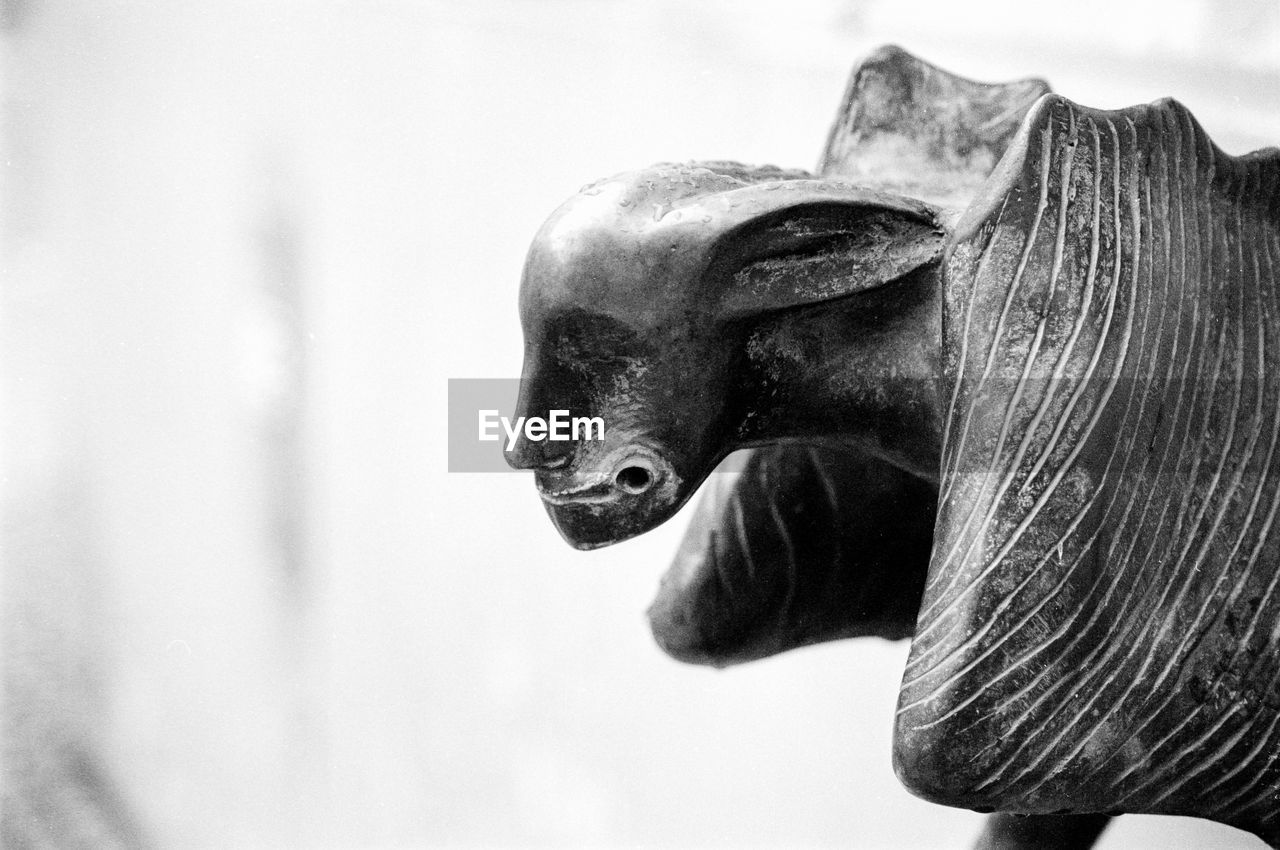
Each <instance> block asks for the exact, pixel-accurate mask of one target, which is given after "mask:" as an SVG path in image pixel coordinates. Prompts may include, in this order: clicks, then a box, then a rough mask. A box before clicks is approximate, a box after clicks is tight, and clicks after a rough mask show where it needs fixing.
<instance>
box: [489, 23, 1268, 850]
mask: <svg viewBox="0 0 1280 850" xmlns="http://www.w3.org/2000/svg"><path fill="white" fill-rule="evenodd" d="M1277 263H1280V152H1278V151H1276V150H1274V149H1269V150H1267V151H1260V152H1257V153H1253V154H1248V155H1246V156H1242V157H1233V156H1228V155H1226V154H1224V153H1222V152H1221V151H1220V150H1218V149H1217V148H1216V147H1215V146H1214V145H1213V143H1212V142H1211V141H1210V140H1209V138H1208V137H1207V136H1206V134H1205V133H1204V131H1203V130H1202V129H1201V128H1200V127H1199V125H1198V124H1197V123H1196V122H1195V120H1194V118H1192V116H1191V115H1190V114H1189V113H1188V112H1187V111H1186V109H1185V108H1183V107H1182V106H1180V105H1179V104H1177V103H1175V102H1173V101H1169V100H1165V101H1159V102H1157V103H1154V104H1151V105H1147V106H1136V107H1131V108H1128V109H1123V110H1118V111H1114V112H1106V111H1099V110H1094V109H1089V108H1085V107H1082V106H1078V105H1076V104H1074V103H1072V102H1071V101H1068V100H1066V99H1065V98H1062V97H1059V96H1056V95H1053V94H1049V93H1048V89H1047V87H1046V86H1045V85H1044V84H1043V83H1040V82H1038V81H1023V82H1017V83H1011V84H1007V85H984V84H979V83H973V82H970V81H967V80H963V79H960V78H957V77H954V76H951V75H949V74H947V73H945V72H942V71H939V70H937V69H935V68H932V67H930V66H928V65H926V64H924V63H922V62H920V61H919V60H916V59H914V58H913V57H911V56H909V55H908V54H906V53H904V52H903V51H901V50H897V49H893V48H887V49H884V50H881V51H879V52H877V53H876V54H875V55H873V56H872V57H870V58H869V59H868V60H866V61H865V62H863V63H862V64H861V65H860V66H859V67H858V68H857V69H855V72H854V75H853V78H852V80H851V82H850V86H849V90H848V92H847V94H846V98H845V101H844V105H843V108H842V110H841V112H840V115H839V116H838V119H837V122H836V124H835V126H834V127H833V129H832V132H831V136H830V139H829V141H828V144H827V148H826V152H825V154H824V156H823V159H822V163H821V166H820V169H819V172H818V174H817V175H811V174H808V173H805V172H800V171H783V170H779V169H776V168H771V167H765V168H753V167H748V166H743V165H739V164H736V163H728V162H704V163H691V164H687V165H660V166H655V167H653V168H648V169H644V170H642V171H636V172H629V173H625V174H621V175H618V176H616V177H613V178H609V179H606V180H602V181H600V182H598V183H596V184H593V185H592V186H589V187H587V188H585V189H584V190H583V191H582V192H581V193H579V194H578V195H577V196H575V197H574V198H572V199H570V200H569V201H568V202H566V203H565V204H564V205H563V206H561V207H560V209H559V210H557V211H556V212H555V213H554V214H553V215H552V216H551V218H550V219H549V220H548V222H547V223H546V225H544V227H543V228H542V230H541V231H540V232H539V234H538V236H537V237H536V239H535V241H534V244H533V247H532V248H531V250H530V254H529V259H528V262H527V265H526V268H525V278H524V283H523V286H522V288H521V296H520V308H521V315H522V319H523V322H524V329H525V336H526V360H525V364H524V376H523V381H522V387H521V399H520V411H519V413H520V414H521V415H524V416H546V415H547V414H548V412H549V411H550V410H552V409H569V410H572V411H573V412H574V413H575V414H577V413H579V412H582V413H583V414H585V415H591V416H601V417H603V418H604V420H605V423H606V433H605V437H604V439H603V440H584V441H581V442H578V443H569V442H533V441H530V440H527V439H525V440H522V441H521V442H519V443H518V444H517V445H516V446H515V448H514V449H513V450H512V451H511V452H509V453H508V459H509V461H510V462H511V463H512V464H513V465H514V466H517V467H521V468H529V469H534V470H536V481H537V487H538V490H539V492H540V494H541V496H542V498H543V500H544V502H545V504H546V507H547V509H548V512H549V513H550V515H551V517H552V520H553V521H554V522H555V524H556V526H557V528H559V530H560V532H561V533H562V534H563V536H564V537H565V538H566V539H567V540H568V541H569V542H570V543H572V544H573V545H575V546H577V547H580V548H594V547H598V546H603V545H607V544H609V543H613V542H617V541H619V540H623V539H626V538H628V537H631V536H634V535H636V534H640V533H642V532H644V531H647V530H649V529H651V528H653V527H654V526H656V525H658V524H659V523H661V522H662V521H664V520H666V519H667V518H669V517H670V516H671V515H672V514H674V513H675V511H676V510H678V509H679V507H680V506H681V505H682V504H683V503H684V502H685V501H686V500H687V499H688V498H689V496H690V495H691V494H692V492H693V491H694V490H695V489H696V488H697V487H698V485H699V484H700V483H701V482H702V481H703V479H704V478H706V476H707V475H708V473H709V472H711V470H712V469H713V468H714V467H715V465H716V464H717V463H718V462H719V461H720V460H721V459H722V458H723V457H724V456H725V455H726V454H727V453H729V452H730V451H733V450H734V449H738V448H742V447H753V446H754V447H762V448H757V449H755V453H754V454H753V455H752V457H751V458H750V459H749V461H748V465H747V470H746V472H745V473H744V474H743V475H742V476H741V477H739V478H738V479H736V481H735V482H734V483H733V484H732V485H730V486H729V487H728V488H723V487H722V488H720V490H722V491H725V490H726V489H727V492H717V493H714V494H713V495H712V496H711V497H710V498H709V499H708V500H704V502H703V504H702V505H701V506H700V508H699V512H698V515H697V516H696V517H695V521H694V523H693V525H692V527H691V528H690V531H689V533H688V536H687V537H686V540H685V543H684V545H683V546H682V548H681V551H680V554H679V555H678V556H677V558H676V563H675V565H674V566H673V568H672V570H671V572H669V573H668V576H667V577H666V578H665V579H664V581H663V585H662V588H661V590H660V591H659V596H658V599H657V601H656V602H655V603H654V606H653V608H652V609H651V611H650V616H651V620H652V624H653V628H654V633H655V635H656V637H657V638H658V641H659V642H660V643H661V644H662V645H663V646H664V647H665V648H666V649H667V650H668V651H669V652H671V653H672V654H673V655H675V656H677V657H679V658H683V659H686V660H691V661H699V662H704V663H713V664H727V663H733V662H736V661H743V660H749V659H751V658H758V657H762V656H765V655H769V654H772V653H775V652H780V651H783V650H785V649H788V648H791V647H795V646H799V645H803V644H806V643H812V642H815V641H821V640H829V639H834V638H839V637H848V636H856V635H865V634H879V635H883V636H886V637H902V636H905V635H908V634H913V635H914V637H913V641H912V647H911V654H910V659H909V661H908V664H907V669H906V671H905V674H904V678H903V683H902V688H901V692H900V696H899V706H898V713H897V718H896V723H895V730H894V760H895V766H896V769H897V771H898V775H899V776H900V778H901V779H902V781H903V782H904V783H905V784H906V785H907V787H908V788H909V789H911V790H912V791H913V792H915V793H916V794H919V795H921V796H923V797H925V798H927V799H930V800H934V801H937V802H940V803H945V804H948V805H954V806H961V807H966V808H971V809H976V810H979V811H994V812H999V813H1010V814H1004V815H1001V816H998V817H996V818H995V819H993V820H992V821H991V822H989V825H988V831H987V834H986V835H985V836H984V838H983V841H984V842H985V843H986V845H987V846H1064V847H1066V846H1081V847H1084V846H1088V845H1089V844H1090V843H1091V842H1092V840H1093V838H1094V837H1095V836H1096V834H1097V832H1098V831H1099V830H1100V829H1101V825H1102V824H1103V823H1104V822H1105V820H1104V815H1105V814H1111V813H1119V812H1151V813H1168V814H1180V815H1196V816H1200V817H1206V818H1211V819H1214V820H1218V821H1222V822H1224V823H1229V824H1233V825H1235V826H1238V827H1241V828H1243V829H1247V830H1251V831H1253V832H1255V833H1256V834H1258V835H1259V836H1261V837H1263V838H1264V839H1265V840H1267V841H1268V842H1270V843H1271V844H1273V845H1277V844H1280V805H1278V802H1277V801H1278V800H1280V652H1278V651H1277V650H1278V649H1280V598H1278V597H1277V585H1278V584H1280V569H1278V568H1280V525H1277V524H1276V523H1275V522H1274V520H1275V518H1276V512H1277V510H1278V509H1280V492H1278V489H1280V452H1277V447H1278V445H1280V416H1277V415H1276V414H1277V411H1276V407H1277V402H1278V401H1280V347H1278V346H1280V298H1277V291H1276V285H1277V283H1280V281H1277V273H1276V264H1277ZM1014 813H1016V814H1021V815H1035V816H1036V817H1031V818H1014V817H1012V816H1011V814H1014ZM1066 814H1070V815H1073V816H1072V817H1067V818H1062V817H1059V816H1062V815H1066ZM1050 833H1052V834H1053V837H1047V836H1048V835H1049V834H1050ZM1051 841H1053V842H1057V843H1056V844H1053V843H1049V842H1051Z"/></svg>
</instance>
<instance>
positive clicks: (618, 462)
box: [536, 444, 688, 549]
mask: <svg viewBox="0 0 1280 850" xmlns="http://www.w3.org/2000/svg"><path fill="white" fill-rule="evenodd" d="M536 481H537V487H538V495H539V496H541V497H542V502H543V505H544V506H545V507H546V509H547V513H548V514H549V515H550V516H551V520H552V522H553V523H554V524H555V526H556V529H557V530H558V531H559V532H560V534H561V536H562V537H564V539H565V540H566V541H567V542H568V543H569V544H570V545H571V546H573V547H574V548H576V549H598V548H600V547H602V546H608V545H610V544H612V543H618V542H621V541H623V540H627V539H629V538H631V537H635V536H636V535H637V534H643V533H644V532H646V531H649V530H650V529H652V528H654V527H656V526H657V525H659V524H661V523H662V522H664V521H665V520H667V519H668V518H670V517H671V516H672V515H673V514H674V513H675V512H676V510H677V509H678V508H679V507H680V505H681V504H682V503H683V502H684V500H685V498H687V496H688V493H687V492H686V490H687V488H685V487H684V486H683V481H682V479H681V476H680V475H679V474H677V472H676V470H675V467H674V466H673V465H672V464H671V463H670V462H669V461H668V460H667V459H666V458H665V457H663V455H662V454H661V453H660V452H659V451H658V450H656V449H655V448H652V447H650V446H647V445H642V444H632V445H622V446H618V447H615V448H613V449H611V450H609V451H606V452H603V453H600V454H596V453H583V454H580V455H578V456H577V457H575V459H574V462H573V463H571V464H569V465H568V466H565V467H562V468H552V469H548V468H542V469H539V470H537V476H536Z"/></svg>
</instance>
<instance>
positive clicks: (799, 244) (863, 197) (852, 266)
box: [695, 180, 945, 316]
mask: <svg viewBox="0 0 1280 850" xmlns="http://www.w3.org/2000/svg"><path fill="white" fill-rule="evenodd" d="M713 205H714V207H715V208H716V209H714V210H713V209H711V207H712V206H713ZM701 206H702V207H703V211H705V212H707V213H709V214H713V215H714V214H717V213H718V214H719V216H720V217H721V220H722V221H724V220H725V219H726V218H727V219H728V221H726V222H725V223H726V224H727V226H725V227H723V228H722V229H721V235H720V236H718V237H717V238H716V239H715V240H713V242H712V244H711V246H710V256H709V262H708V265H707V275H708V277H709V279H710V280H712V281H714V283H712V285H714V286H717V287H719V288H720V289H721V292H722V296H721V303H720V313H721V315H723V316H742V315H752V314H756V313H761V312H766V311H771V310H780V309H784V308H787V307H795V306H799V305H802V304H811V303H815V302H818V301H826V300H829V299H832V298H839V297H842V296H845V295H850V294H853V293H855V292H862V291H865V290H867V289H872V288H875V287H877V286H881V285H883V284H885V283H889V282H890V281H893V280H896V279H898V278H900V277H903V276H904V275H907V274H909V273H910V272H912V271H914V270H915V269H917V268H919V267H920V266H922V265H924V264H926V263H929V262H933V261H935V260H937V259H938V258H939V257H940V256H941V254H942V250H943V247H944V242H945V235H944V233H943V231H942V229H941V227H940V226H939V225H938V223H937V221H936V219H935V217H934V214H933V210H932V209H931V208H930V207H928V206H926V205H925V204H922V203H920V202H918V201H915V200H913V199H909V198H901V197H896V196H893V195H883V194H880V193H877V192H874V191H871V190H868V189H865V188H863V187H859V186H852V185H849V184H844V183H838V182H833V181H825V180H788V181H785V182H778V183H764V184H757V185H754V186H749V187H746V188H742V189H737V190H734V191H731V192H724V193H720V194H718V195H716V196H714V198H708V199H706V200H704V202H703V204H702V205H701ZM695 214H696V213H695Z"/></svg>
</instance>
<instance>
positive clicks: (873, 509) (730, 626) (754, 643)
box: [649, 443, 936, 667]
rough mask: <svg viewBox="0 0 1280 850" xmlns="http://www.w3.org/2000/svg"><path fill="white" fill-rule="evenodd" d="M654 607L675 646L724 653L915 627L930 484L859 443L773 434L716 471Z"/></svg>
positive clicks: (745, 653) (754, 653)
mask: <svg viewBox="0 0 1280 850" xmlns="http://www.w3.org/2000/svg"><path fill="white" fill-rule="evenodd" d="M704 491H705V492H704V493H703V495H702V496H701V499H700V501H699V503H698V505H697V509H696V511H695V513H694V515H693V518H692V520H691V522H690V526H689V529H688V531H687V532H686V534H685V538H684V541H683V542H682V544H681V546H680V550H679V552H678V553H677V555H676V557H675V560H674V561H673V563H672V565H671V567H670V569H668V571H667V573H666V575H665V576H664V577H663V579H662V584H661V587H660V589H659V591H658V596H657V598H656V599H655V600H654V602H653V605H652V606H651V607H650V609H649V620H650V625H651V627H652V629H653V633H654V637H655V638H656V640H657V641H658V643H659V644H660V645H661V646H662V648H663V649H664V650H666V651H667V652H668V653H669V654H671V655H672V656H674V657H676V658H678V659H680V660H682V661H688V662H692V663H699V664H711V665H714V666H717V667H723V666H726V665H729V664H735V663H740V662H744V661H751V660H754V659H757V658H764V657H766V656H769V655H774V654H776V653H779V652H784V651H786V650H788V649H793V648H795V647H799V646H805V645H807V644H812V643H818V642H821V641H827V640H835V639H838V638H844V637H857V636H862V635H878V636H881V637H886V638H894V639H896V638H902V637H906V636H908V635H910V634H911V632H912V631H913V630H914V628H915V618H916V610H917V608H918V607H919V600H920V592H921V590H922V589H923V587H924V575H925V570H926V569H927V567H928V562H929V551H930V547H931V543H932V537H933V533H932V532H933V520H934V514H935V509H936V491H935V489H934V488H933V487H932V486H931V485H930V484H928V483H926V482H924V481H922V480H920V479H918V478H915V477H913V476H911V475H909V474H908V473H906V472H904V471H902V470H901V469H898V468H896V467H893V466H890V465H889V464H887V463H886V462H884V461H881V460H878V459H876V458H872V457H870V456H868V455H866V454H863V453H861V452H859V451H857V450H854V449H843V448H829V447H823V446H813V445H804V444H799V443H782V444H776V445H771V446H766V447H762V448H758V449H752V450H749V453H748V455H747V458H746V460H745V463H743V465H742V469H741V472H726V473H721V474H718V475H713V476H712V477H711V479H710V481H709V482H708V484H707V485H706V486H705V487H704Z"/></svg>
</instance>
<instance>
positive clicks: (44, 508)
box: [0, 0, 1280, 848]
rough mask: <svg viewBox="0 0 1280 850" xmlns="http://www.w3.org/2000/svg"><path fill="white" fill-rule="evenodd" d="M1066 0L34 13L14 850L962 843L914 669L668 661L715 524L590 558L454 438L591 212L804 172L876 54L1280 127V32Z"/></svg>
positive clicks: (1111, 838) (510, 370) (16, 299)
mask: <svg viewBox="0 0 1280 850" xmlns="http://www.w3.org/2000/svg"><path fill="white" fill-rule="evenodd" d="M1033 6H1034V4H1027V3H1021V2H1011V1H1010V2H997V0H974V2H962V3H937V4H922V3H903V2H893V0H882V1H881V2H877V1H876V0H860V1H859V0H788V2H776V3H773V2H770V3H745V2H729V0H718V2H702V3H686V2H677V0H662V2H644V3H640V2H631V3H623V2H587V0H552V2H537V3H535V2H531V0H501V2H489V3H463V2H453V3H448V2H408V0H405V2H389V0H383V1H382V2H361V3H357V2H323V3H303V2H290V0H273V1H272V2H268V1H267V0H257V2H252V3H250V2H240V3H237V2H199V3H195V2H192V3H176V2H162V0H153V2H88V0H6V2H4V3H3V15H4V17H3V31H2V33H3V34H2V35H0V39H2V42H3V50H4V56H3V64H2V66H0V70H2V77H0V97H2V99H3V122H4V129H5V138H4V149H3V163H4V168H3V174H4V178H3V186H2V189H3V191H2V192H0V203H2V205H3V223H4V225H3V226H4V237H3V295H2V300H0V328H2V330H3V348H2V350H0V361H2V367H0V368H2V370H3V384H2V392H3V395H2V396H0V423H2V425H3V434H2V437H3V444H2V446H3V453H4V470H3V479H2V486H3V492H2V498H3V501H2V503H0V506H2V510H3V538H2V544H3V549H2V552H0V555H2V558H0V564H2V568H3V586H2V588H0V590H2V593H3V609H2V612H3V632H2V637H0V646H2V650H3V651H2V653H0V658H2V664H3V686H4V693H3V740H4V748H3V765H2V774H0V786H2V788H3V798H2V801H0V826H2V834H0V839H2V840H3V843H4V846H6V847H14V848H20V847H40V848H43V847H55V848H62V847H95V848H108V847H145V846H150V847H157V848H169V847H174V848H206V847H207V848H255V847H266V848H274V847H301V848H311V847H357V846H359V847H379V848H381V847H436V846H484V847H489V846H504V847H526V846H556V847H568V846H591V847H623V846H626V847H633V846H648V847H784V846H785V847H805V846H808V847H835V846H839V847H922V848H961V847H965V846H967V845H968V843H969V842H970V840H971V839H972V837H973V836H974V834H975V833H976V831H977V829H978V824H979V821H980V817H979V816H978V815H976V814H973V813H970V812H963V811H958V810H951V809H945V808H941V807H937V806H933V805H930V804H927V803H924V802H921V801H918V800H915V799H914V798H912V797H910V796H909V795H908V794H906V792H905V791H903V790H902V789H901V788H900V787H899V785H898V784H897V782H896V781H895V779H894V777H893V775H892V771H891V769H890V763H889V739H890V726H891V720H892V714H893V704H894V698H895V692H896V688H897V683H898V679H899V677H900V674H901V667H902V664H903V661H904V659H905V653H906V646H905V644H902V645H894V644H889V643H886V642H882V641H877V640H866V641H853V642H844V643H840V644H833V645H827V646H821V647H815V648H810V649H807V650H803V651H798V652H794V653H790V654H787V655H784V656H781V657H777V658H774V659H771V660H768V661H764V662H760V663H756V664H753V665H747V666H744V667H740V668H735V669H732V670H729V671H727V672H715V671H711V670H707V669H700V668H689V667H684V666H681V665H678V664H677V663H675V662H673V661H670V660H668V659H667V658H666V657H665V656H663V655H662V654H661V653H660V652H659V650H658V649H657V648H656V647H655V646H654V645H653V644H652V642H651V639H650V636H649V633H648V629H647V627H646V624H645V621H644V619H643V616H642V614H643V611H644V609H645V607H646V606H647V604H648V601H649V599H650V596H651V594H652V591H653V590H654V588H655V587H656V584H657V579H658V576H659V574H660V572H661V570H662V568H663V567H664V566H665V564H666V563H667V561H668V558H669V557H670V555H671V553H672V552H673V551H674V548H675V545H676V542H677V540H678V539H679V536H680V533H681V530H682V528H683V525H684V518H683V517H678V518H677V519H676V520H674V521H673V522H671V523H668V525H667V526H665V527H663V528H662V529H659V530H658V531H656V532H654V533H652V534H650V535H648V536H646V537H644V538H642V539H639V540H636V541H634V542H630V543H628V544H625V545H623V546H620V547H616V548H609V549H605V550H602V551H598V552H594V553H590V554H582V553H577V552H574V551H572V550H570V549H569V548H568V547H567V546H566V545H565V544H564V543H563V542H561V541H560V539H559V538H558V537H557V535H556V533H555V531H554V530H553V529H552V527H551V524H550V523H549V522H548V521H547V518H546V517H545V515H544V513H543V511H542V508H541V507H540V506H539V503H538V500H537V498H536V496H535V494H534V490H533V485H532V481H531V480H530V478H529V477H528V476H527V475H521V474H515V473H511V474H487V475H461V474H448V473H447V472H446V471H445V469H446V457H445V433H446V418H445V409H444V405H445V400H446V380H447V379H448V378H469V377H506V378H514V377H516V376H517V374H518V370H519V362H520V353H521V341H520V330H519V325H518V323H517V319H516V309H515V299H516V289H517V285H518V280H519V275H520V269H521V264H522V260H523V253H524V250H525V248H526V246H527V244H528V241H529V239H530V238H531V237H532V235H533V233H534V231H535V230H536V228H537V227H538V225H539V224H540V222H541V220H542V218H543V217H544V216H545V215H546V214H547V213H549V212H550V210H551V209H552V208H554V207H555V206H556V205H557V204H558V203H559V202H560V201H561V200H562V199H564V198H565V197H567V196H568V195H570V194H572V193H573V192H575V191H576V190H577V189H578V188H579V187H580V186H581V185H582V184H584V183H587V182H589V181H591V180H593V179H595V178H597V177H600V176H603V175H606V174H610V173H613V172H616V171H621V170H624V169H629V168H634V167H640V166H644V165H648V164H651V163H653V162H657V161H662V160H686V159H699V158H702V159H705V158H734V159H740V160H744V161H748V162H756V163H763V162H772V163H775V164H779V165H784V166H805V167H807V166H812V165H813V163H814V160H815V158H816V157H817V154H818V152H819V149H820V147H821V145H822V142H823V141H824V138H825V134H826V130H827V125H828V122H829V121H830V120H831V118H832V117H833V115H834V112H835V109H836V106H837V102H838V100H839V98H840V95H841V93H842V90H843V86H844V83H845V78H846V76H847V74H848V71H849V69H850V67H851V66H852V64H853V62H854V61H855V59H856V58H857V57H859V56H860V55H863V54H865V53H866V52H868V51H869V50H871V49H873V48H874V47H876V46H878V45H879V44H882V43H886V42H896V43H899V44H901V45H903V46H905V47H907V48H908V49H910V50H912V51H914V52H916V53H917V54H919V55H921V56H923V57H925V58H927V59H929V60H931V61H933V62H935V63H938V64H940V65H942V66H943V67H945V68H948V69H950V70H953V71H956V72H958V73H963V74H965V75H967V76H971V77H976V78H979V79H989V80H1005V79H1010V78H1015V77H1021V76H1027V75H1040V76H1044V77H1046V78H1047V79H1049V81H1050V82H1051V83H1052V84H1053V85H1054V87H1055V89H1056V90H1058V91H1060V92H1062V93H1064V94H1066V95H1067V96H1069V97H1071V98H1073V99H1075V100H1077V101H1080V102H1083V103H1085V104H1089V105H1092V106H1102V107H1117V106H1122V105H1126V104H1130V103H1134V102H1139V101H1147V100H1151V99H1154V98H1157V97H1161V96H1164V95H1175V96H1177V97H1178V98H1179V99H1180V100H1182V101H1183V102H1184V103H1186V104H1187V105H1188V106H1189V107H1190V108H1191V109H1192V110H1193V111H1194V112H1195V113H1196V114H1197V116H1198V117H1199V118H1200V119H1201V121H1202V122H1203V124H1204V125H1205V126H1206V127H1207V128H1208V130H1209V132H1210V133H1211V134H1212V135H1213V136H1214V138H1215V139H1216V140H1217V141H1218V143H1219V144H1220V145H1221V146H1222V147H1224V148H1225V149H1227V150H1228V151H1231V152H1237V153H1238V152H1243V151H1245V150H1248V149H1251V148H1254V147H1258V146H1262V145H1265V144H1269V143H1276V142H1280V5H1278V4H1277V3H1276V2H1275V0H1236V2H1232V3H1230V4H1226V3H1216V2H1213V0H1158V2H1126V1H1125V0H1087V1H1086V2H1074V3H1070V4H1051V6H1049V7H1046V10H1045V11H1042V12H1035V11H1030V10H1031V9H1032V8H1033ZM1102 846H1103V847H1112V848H1120V847H1168V846H1185V847H1255V846H1259V844H1258V842H1256V841H1255V840H1254V839H1252V838H1251V837H1249V836H1246V835H1244V834H1243V833H1240V832H1237V831H1235V830H1231V829H1228V828H1226V827H1221V826H1216V825H1213V824H1208V823H1203V822H1197V821H1191V820H1183V819H1172V818H1150V817H1141V818H1140V817H1127V818H1124V819H1122V821H1121V822H1120V823H1119V824H1117V825H1115V826H1113V827H1112V831H1111V832H1110V834H1109V835H1108V836H1107V838H1106V839H1105V840H1104V842H1103V844H1102Z"/></svg>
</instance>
